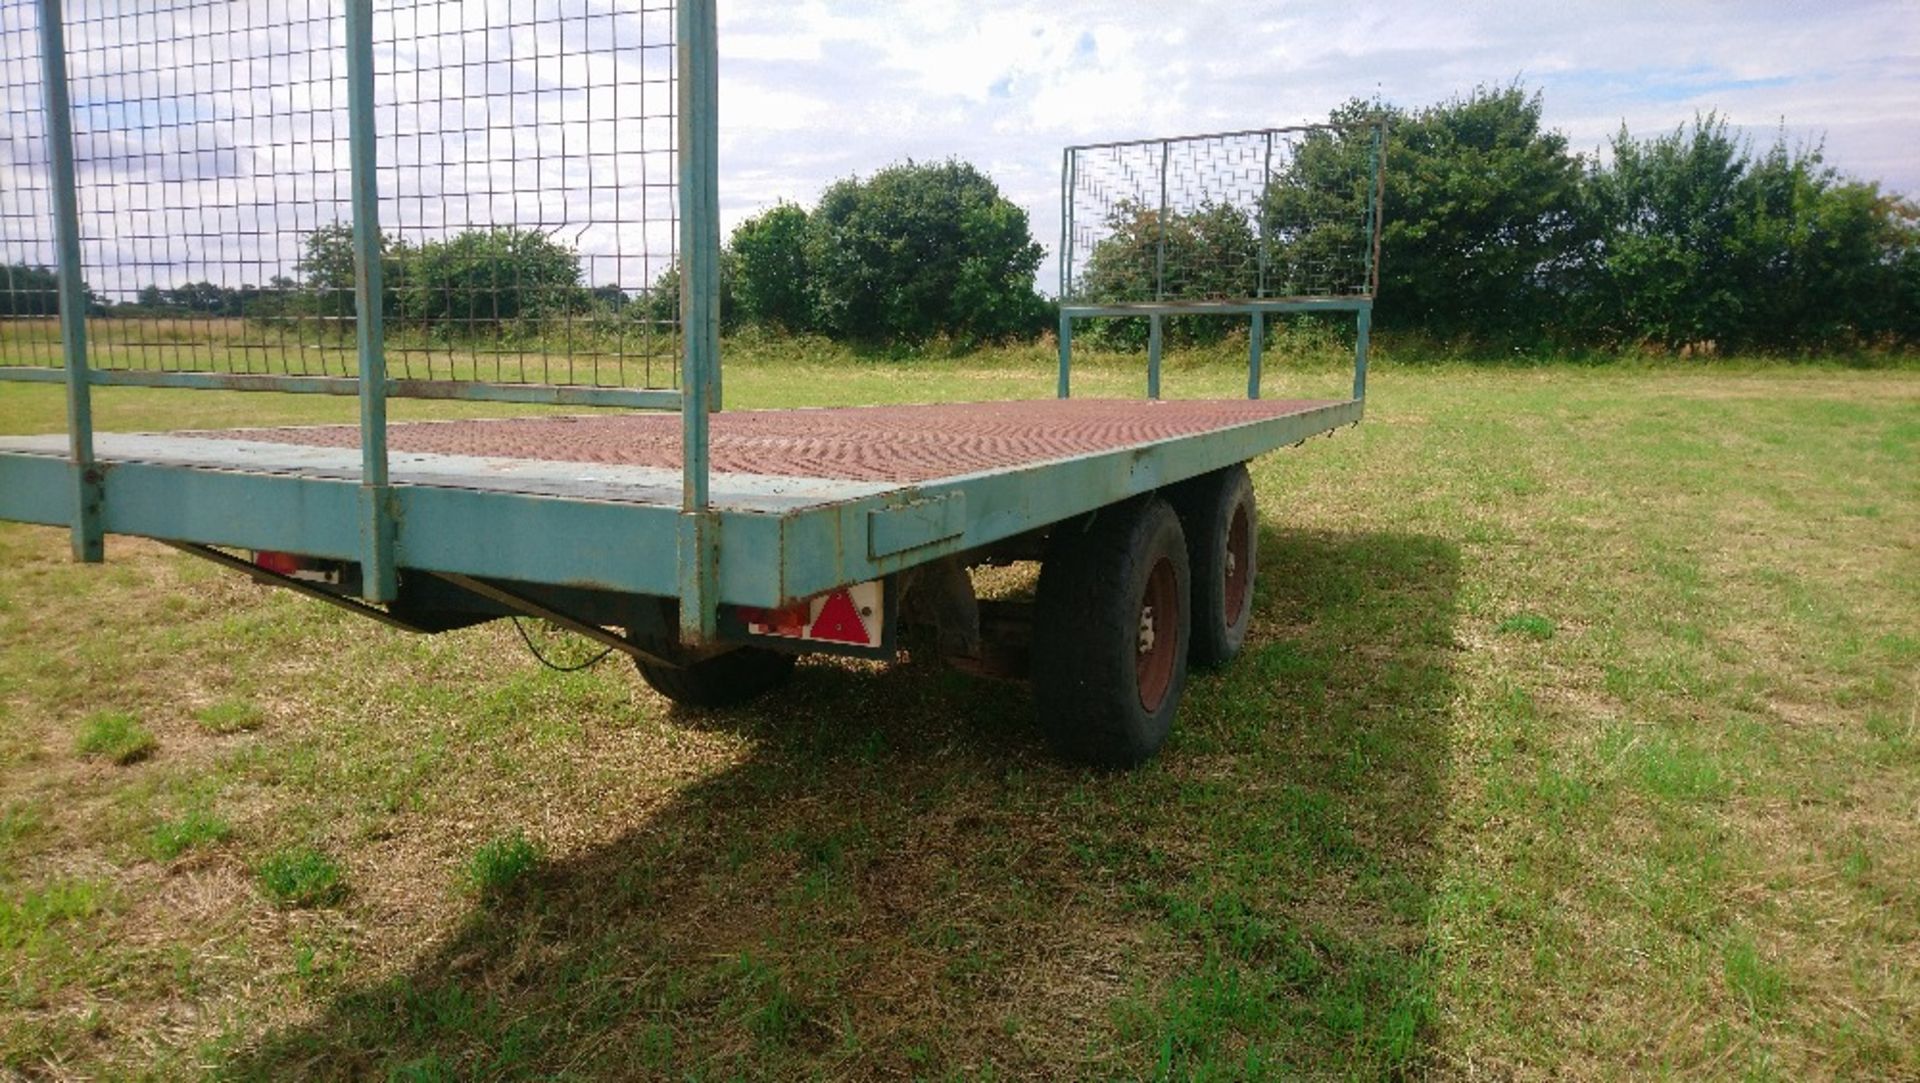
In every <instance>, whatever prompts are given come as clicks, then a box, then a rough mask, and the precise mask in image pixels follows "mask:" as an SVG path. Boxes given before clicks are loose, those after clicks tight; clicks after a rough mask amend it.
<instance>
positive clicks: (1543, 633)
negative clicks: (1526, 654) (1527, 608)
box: [1497, 613, 1554, 639]
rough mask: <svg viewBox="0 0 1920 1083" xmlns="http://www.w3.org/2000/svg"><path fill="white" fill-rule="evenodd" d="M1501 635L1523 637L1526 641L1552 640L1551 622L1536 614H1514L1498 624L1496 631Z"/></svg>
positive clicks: (1552, 628) (1552, 629)
mask: <svg viewBox="0 0 1920 1083" xmlns="http://www.w3.org/2000/svg"><path fill="white" fill-rule="evenodd" d="M1497 630H1498V631H1499V632H1500V634H1501V635H1516V636H1524V637H1526V638H1527V639H1552V638H1553V632H1554V627H1553V622H1552V621H1550V620H1548V619H1547V618H1545V617H1543V616H1541V615H1540V614H1538V613H1516V614H1514V615H1513V616H1511V617H1508V618H1507V619H1506V620H1503V621H1501V622H1500V626H1499V628H1498V629H1497Z"/></svg>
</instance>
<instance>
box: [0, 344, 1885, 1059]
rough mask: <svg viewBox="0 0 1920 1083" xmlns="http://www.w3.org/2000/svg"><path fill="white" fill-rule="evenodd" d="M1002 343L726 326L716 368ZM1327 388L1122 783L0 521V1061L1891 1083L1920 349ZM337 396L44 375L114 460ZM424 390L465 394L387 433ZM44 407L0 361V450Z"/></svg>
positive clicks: (905, 374)
mask: <svg viewBox="0 0 1920 1083" xmlns="http://www.w3.org/2000/svg"><path fill="white" fill-rule="evenodd" d="M1049 366H1050V357H1049V353H1048V351H1047V350H1046V349H1045V348H1043V347H1036V348H1032V349H1022V350H1010V351H1003V352H996V353H988V354H982V355H975V356H972V357H963V358H958V359H951V358H948V359H937V360H928V361H921V362H916V363H913V364H901V363H889V362H884V361H856V360H851V359H849V358H847V357H846V356H844V355H843V354H842V353H840V352H839V351H836V350H834V349H831V348H828V347H824V346H821V345H819V344H798V345H783V344H777V343H761V344H757V345H745V346H743V347H742V348H740V349H739V350H738V351H737V352H736V354H735V355H734V363H731V364H730V366H729V368H728V369H727V371H726V378H727V390H728V395H729V398H730V401H731V402H732V403H733V404H736V405H741V406H776V405H801V404H820V403H830V402H831V403H846V402H882V401H911V400H926V399H936V398H961V397H967V398H986V397H1012V396H1023V395H1025V396H1032V395H1044V394H1047V393H1049V392H1050V390H1051V386H1052V384H1051V381H1052V373H1051V369H1050V367H1049ZM1081 372H1082V375H1081V386H1082V388H1083V389H1084V390H1086V391H1088V392H1095V391H1098V392H1102V393H1110V394H1121V393H1130V392H1135V391H1137V389H1138V387H1139V359H1137V358H1111V357H1108V358H1090V359H1089V361H1088V363H1087V364H1086V365H1084V366H1083V368H1082V370H1081ZM1243 379H1244V377H1243V375H1242V371H1241V369H1240V368H1239V367H1237V366H1236V365H1234V364H1231V363H1228V362H1225V361H1218V360H1204V359H1194V358H1184V357H1175V358H1173V359H1172V360H1171V362H1170V371H1169V374H1168V376H1167V381H1166V382H1167V388H1168V390H1169V392H1170V393H1173V394H1201V393H1211V394H1233V393H1235V392H1236V390H1237V389H1238V388H1239V387H1240V386H1241V382H1242V381H1243ZM1344 379H1345V374H1344V372H1343V371H1342V370H1340V369H1339V368H1337V367H1334V366H1332V365H1318V366H1308V367H1304V368H1303V367H1299V366H1295V367H1291V368H1289V367H1287V366H1286V365H1284V364H1282V365H1281V366H1280V370H1279V372H1278V374H1277V376H1276V378H1275V380H1274V381H1273V382H1271V383H1270V385H1269V388H1270V393H1274V394H1283V393H1289V392H1293V391H1299V392H1303V393H1325V392H1327V391H1330V390H1333V389H1336V388H1338V387H1339V386H1340V385H1341V383H1342V382H1343V381H1344ZM1372 387H1373V392H1374V394H1373V397H1372V398H1371V399H1370V401H1369V406H1368V408H1369V418H1368V420H1367V421H1366V423H1364V424H1363V425H1362V426H1360V427H1359V428H1358V429H1355V430H1349V431H1345V432H1342V433H1339V434H1337V435H1336V436H1334V437H1333V438H1332V439H1329V440H1316V441H1313V442H1310V443H1309V444H1307V445H1305V446H1303V447H1300V448H1296V449H1292V450H1289V451H1285V452H1282V453H1279V454H1276V455H1273V456H1270V457H1268V458H1266V459H1263V460H1261V461H1260V462H1259V463H1258V464H1257V465H1256V467H1255V469H1254V477H1255V480H1256V485H1257V487H1258V491H1259V497H1260V500H1261V502H1262V516H1263V524H1262V531H1261V576H1262V578H1261V582H1260V587H1259V591H1258V594H1257V597H1256V616H1255V627H1254V632H1253V637H1252V641H1251V643H1250V645H1249V647H1248V649H1247V653H1246V654H1245V656H1243V658H1242V659H1241V660H1240V661H1239V662H1238V663H1237V664H1235V665H1233V666H1231V667H1229V668H1228V669H1226V670H1225V671H1223V672H1221V673H1219V674H1217V675H1207V676H1203V677H1200V678H1197V679H1196V680H1195V681H1194V682H1193V683H1192V685H1191V686H1190V690H1189V694H1188V701H1187V705H1186V708H1185V711H1184V713H1183V716H1182V719H1181V723H1180V726H1179V728H1178V730H1177V731H1176V733H1175V735H1174V737H1173V740H1172V741H1171V743H1170V745H1169V747H1168V748H1167V750H1166V752H1165V753H1164V754H1163V755H1162V757H1161V758H1160V759H1159V760H1158V761H1157V762H1155V763H1154V764H1152V765H1150V766H1149V767H1147V768H1145V769H1143V770H1140V771H1136V772H1133V773H1130V774H1123V775H1111V774H1097V773H1091V772H1087V771H1082V770H1078V769H1074V768H1070V767H1066V766H1063V765H1061V764H1059V763H1057V762H1055V761H1054V760H1052V759H1050V758H1049V757H1048V756H1047V755H1046V753H1045V752H1044V750H1043V749H1042V747H1041V746H1040V743H1039V740H1038V738H1037V736H1036V734H1035V733H1034V732H1033V728H1032V726H1031V724H1030V721H1029V711H1030V705H1029V701H1028V698H1027V695H1026V693H1025V691H1024V690H1023V689H1021V688H1019V687H1017V686H1009V685H999V684H990V683H981V682H977V681H974V680H971V679H968V678H964V677H961V676H957V675H952V674H946V673H942V672H940V671H938V670H934V669H931V668H928V667H924V666H905V667H899V668H895V669H891V670H884V671H883V670H879V669H877V668H876V667H871V666H866V665H859V664H849V663H841V662H831V661H810V662H807V663H805V664H803V665H802V667H801V670H800V673H799V675H798V677H797V679H796V681H795V682H794V684H793V685H792V686H791V690H790V691H789V692H787V693H786V694H784V695H782V696H781V697H779V698H778V699H775V700H772V701H769V702H767V703H764V704H761V705H758V706H756V707H755V708H753V709H750V710H744V711H738V712H732V713H722V714H702V713H693V712H684V711H680V710H675V709H669V708H668V707H667V706H666V704H664V703H663V702H662V701H661V700H659V699H657V698H656V697H654V696H653V695H652V694H651V693H650V692H648V691H647V690H646V689H645V687H644V686H643V685H642V684H641V683H640V682H639V680H638V679H637V677H636V676H635V675H634V674H633V673H632V672H631V670H630V668H628V667H626V666H623V665H619V664H615V663H614V662H611V661H610V662H608V663H606V664H604V665H602V666H600V667H598V668H596V669H592V670H589V671H587V672H584V673H580V674H573V675H559V674H555V673H551V672H548V671H546V670H543V669H541V668H539V666H538V665H537V664H536V663H535V662H533V660H532V659H531V658H529V657H528V656H527V655H526V653H525V651H524V650H523V649H522V648H521V646H520V643H519V640H518V638H517V636H516V635H515V633H514V631H513V629H512V628H511V627H508V626H505V625H502V626H498V627H486V628H480V629H473V630H468V631H463V632H458V633H451V634H448V635H445V636H441V637H437V638H431V639H427V638H408V637H406V636H403V635H401V634H399V633H394V632H389V631H387V630H386V629H384V628H381V627H378V626H375V625H372V624H370V623H364V622H356V621H354V620H353V619H351V618H349V617H347V616H345V615H341V614H338V613H336V612H334V611H332V610H330V609H328V608H326V607H323V606H320V605H317V604H314V603H310V602H307V601H305V600H302V599H300V598H297V597H294V596H291V595H285V594H281V593H275V592H271V591H268V590H265V589H262V588H258V587H255V586H253V585H251V584H249V583H247V582H244V581H242V580H239V579H238V578H236V577H233V576H231V575H229V574H227V573H224V572H221V571H219V570H218V569H215V568H213V567H211V566H208V565H205V564H202V563H200V562H196V561H194V560H192V559H190V558H187V557H184V556H180V555H177V554H174V553H173V552H171V551H170V550H166V549H163V548H161V547H159V546H157V545H152V544H147V543H138V542H132V541H128V540H125V539H110V540H109V553H110V559H109V563H108V564H106V565H105V566H104V567H88V566H79V565H74V564H70V563H68V562H67V559H66V546H67V540H66V536H65V534H64V533H63V532H60V531H55V530H50V529H41V528H28V527H20V526H4V527H0V643H4V648H0V1074H5V1070H7V1069H10V1070H12V1071H15V1072H19V1073H23V1074H28V1075H47V1076H53V1077H95V1076H119V1075H128V1074H142V1073H145V1072H148V1071H150V1072H151V1074H152V1075H155V1076H159V1077H163V1078H180V1077H198V1076H202V1075H207V1074H213V1075H221V1076H234V1077H243V1078H260V1079H286V1078H302V1077H312V1076H319V1077H338V1078H347V1077H354V1078H360V1077H367V1076H372V1077H391V1078H401V1079H466V1078H495V1077H508V1078H521V1077H539V1078H627V1077H632V1076H635V1075H640V1076H655V1077H671V1078H675V1079H681V1078H694V1079H722V1078H736V1077H744V1078H769V1079H793V1078H842V1077H849V1076H851V1077H883V1078H928V1079H950V1078H961V1077H966V1078H1004V1079H1024V1078H1034V1077H1071V1078H1167V1079H1182V1080H1184V1079H1252V1078H1294V1077H1300V1076H1303V1075H1313V1076H1320V1075H1333V1076H1358V1077H1379V1076H1393V1075H1406V1076H1421V1075H1428V1074H1437V1075H1442V1076H1449V1077H1467V1078H1481V1077H1492V1078H1505V1077H1522V1078H1560V1077H1587V1078H1594V1077H1616V1076H1621V1075H1633V1076H1659V1075H1674V1076H1680V1077H1688V1078H1713V1079H1718V1078H1728V1077H1744V1078H1755V1079H1801V1078H1821V1077H1854V1078H1860V1077H1869V1078H1871V1077H1879V1078H1902V1077H1904V1078H1913V1077H1915V1076H1920V715H1917V713H1916V712H1917V707H1916V683H1917V681H1920V373H1915V372H1913V371H1911V370H1906V371H1883V372H1872V373H1860V372H1844V371H1837V370H1828V369H1814V370H1802V369H1793V368H1786V367H1771V366H1758V367H1752V366H1738V365H1730V364H1721V363H1716V364H1715V365H1714V366H1713V367H1711V368H1686V367H1657V368H1651V369H1649V368H1644V367H1641V368H1632V369H1628V368H1596V369H1577V368H1570V367H1546V368H1541V369H1519V368H1513V369H1503V370H1470V369H1462V368H1452V367H1444V366H1442V367H1407V366H1397V365H1392V364H1386V365H1383V366H1382V367H1381V368H1380V369H1379V370H1377V371H1376V374H1375V378H1374V381H1373V385H1372ZM353 412H354V405H353V403H352V401H351V400H345V399H332V398H327V397H323V396H310V397H294V396H258V395H257V396H246V395H237V394H205V393H188V392H150V391H149V392H143V391H129V390H122V389H105V390H102V391H101V392H100V393H98V394H97V396H96V416H97V418H98V421H99V424H100V425H101V427H103V428H116V429H123V430H124V429H156V428H172V427H205V426H218V425H229V424H243V423H244V424H262V423H271V422H311V421H319V420H347V419H350V418H351V417H352V416H353ZM456 412H457V413H464V414H472V413H482V412H486V413H498V412H502V411H501V410H500V408H498V407H492V408H481V407H472V406H450V405H448V404H441V403H419V402H403V403H397V404H396V405H395V410H394V413H395V415H396V416H398V417H416V416H447V415H449V414H451V413H456ZM61 416H62V412H61V404H60V397H59V389H58V388H56V387H48V386H26V385H0V432H8V433H20V432H44V431H54V430H57V429H58V428H59V427H60V424H61ZM1001 586H1002V587H1003V588H1005V587H1006V584H1001ZM1012 589H1018V583H1017V582H1016V583H1014V584H1012ZM549 648H550V649H551V650H552V651H553V652H555V653H558V654H563V655H567V654H572V655H575V656H577V655H579V654H580V653H582V652H581V650H580V647H579V645H578V644H575V643H571V642H567V641H555V642H552V643H550V644H549ZM122 761H124V762H122Z"/></svg>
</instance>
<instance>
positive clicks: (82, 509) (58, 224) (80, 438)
mask: <svg viewBox="0 0 1920 1083" xmlns="http://www.w3.org/2000/svg"><path fill="white" fill-rule="evenodd" d="M40 72H41V81H42V82H43V83H44V84H45V86H44V87H43V88H42V89H43V90H44V91H45V104H46V112H47V150H48V155H47V156H48V158H49V159H50V160H51V161H52V163H53V226H54V238H55V243H56V244H57V245H58V246H59V248H58V255H59V265H60V267H59V287H58V288H59V291H60V292H59V298H60V349H61V354H62V356H63V357H64V359H65V361H66V378H67V446H68V449H69V453H70V455H71V457H72V459H73V494H74V507H73V559H75V560H79V561H85V562H87V563H89V564H94V563H98V562H99V561H101V560H104V559H105V558H106V540H105V537H104V536H103V535H102V533H101V528H100V501H101V493H100V468H99V467H97V466H95V465H94V461H93V385H92V383H91V382H90V379H91V378H90V375H89V373H88V371H87V287H86V283H85V281H84V279H83V277H82V268H81V266H80V193H79V190H78V184H77V180H76V177H75V174H74V169H73V111H72V106H71V104H70V103H69V102H68V100H67V42H66V31H65V28H64V27H63V26H62V24H61V14H60V0H40Z"/></svg>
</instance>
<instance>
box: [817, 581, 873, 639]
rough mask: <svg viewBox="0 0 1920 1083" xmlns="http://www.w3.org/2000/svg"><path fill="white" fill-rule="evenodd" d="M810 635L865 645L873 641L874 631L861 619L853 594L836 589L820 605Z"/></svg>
mask: <svg viewBox="0 0 1920 1083" xmlns="http://www.w3.org/2000/svg"><path fill="white" fill-rule="evenodd" d="M808 636H809V637H810V638H813V639H824V640H826V641H828V642H830V643H855V644H858V645H860V646H863V647H864V646H868V645H870V644H871V643H872V642H873V636H872V633H870V632H868V631H867V622H866V621H865V620H863V619H861V617H860V610H859V609H858V608H857V607H856V606H855V605H854V604H853V596H852V595H851V594H848V593H847V592H846V591H844V590H836V591H834V592H833V593H832V594H830V595H828V596H827V602H826V604H825V605H823V606H821V607H820V615H819V616H818V617H816V618H815V619H814V622H813V630H812V631H810V632H809V633H808Z"/></svg>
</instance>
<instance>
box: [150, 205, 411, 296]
mask: <svg viewBox="0 0 1920 1083" xmlns="http://www.w3.org/2000/svg"><path fill="white" fill-rule="evenodd" d="M380 247H381V250H382V251H383V252H384V251H385V250H386V249H387V240H386V238H385V237H382V238H381V239H380ZM293 269H294V272H295V273H296V274H298V275H299V276H300V279H301V281H302V283H303V284H304V289H303V291H302V293H303V296H302V297H301V299H300V304H299V305H297V306H295V307H296V309H297V310H298V312H299V314H300V315H304V316H314V317H319V318H321V319H331V320H340V319H351V318H352V317H353V315H354V313H355V312H356V311H357V304H356V302H355V299H354V297H355V295H354V271H353V227H352V226H351V225H348V224H346V223H344V222H335V223H333V224H332V225H326V226H321V227H320V228H319V229H316V230H314V231H313V232H312V233H309V234H307V237H306V240H305V241H304V242H303V243H302V245H301V255H300V259H299V260H298V261H297V262H295V263H294V265H293ZM142 303H143V304H144V303H145V301H144V298H143V300H142Z"/></svg>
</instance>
